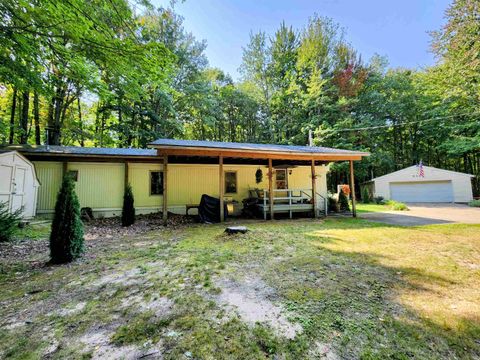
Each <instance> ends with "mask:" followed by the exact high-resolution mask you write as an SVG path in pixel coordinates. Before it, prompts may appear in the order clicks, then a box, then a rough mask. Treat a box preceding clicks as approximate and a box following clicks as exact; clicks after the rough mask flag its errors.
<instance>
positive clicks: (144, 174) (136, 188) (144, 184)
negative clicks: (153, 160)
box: [128, 163, 163, 208]
mask: <svg viewBox="0 0 480 360" xmlns="http://www.w3.org/2000/svg"><path fill="white" fill-rule="evenodd" d="M162 169H163V166H162V165H161V164H132V163H129V164H128V182H129V183H130V185H132V190H133V197H134V199H135V206H136V207H145V208H160V207H161V206H162V202H163V196H162V195H150V171H159V170H162Z"/></svg>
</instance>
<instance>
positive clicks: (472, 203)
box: [468, 199, 480, 207]
mask: <svg viewBox="0 0 480 360" xmlns="http://www.w3.org/2000/svg"><path fill="white" fill-rule="evenodd" d="M468 206H473V207H480V199H479V200H472V201H470V202H469V203H468Z"/></svg>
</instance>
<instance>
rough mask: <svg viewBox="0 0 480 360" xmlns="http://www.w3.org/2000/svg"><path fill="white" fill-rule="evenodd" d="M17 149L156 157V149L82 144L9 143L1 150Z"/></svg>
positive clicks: (28, 151) (31, 152)
mask: <svg viewBox="0 0 480 360" xmlns="http://www.w3.org/2000/svg"><path fill="white" fill-rule="evenodd" d="M12 150H16V151H19V152H21V153H27V154H51V155H72V156H75V155H78V156H81V155H85V156H89V155H90V156H115V157H116V156H118V157H122V156H141V157H150V156H151V157H155V156H157V151H156V150H155V149H130V148H99V147H80V146H57V145H48V146H47V145H7V146H4V147H1V148H0V151H12Z"/></svg>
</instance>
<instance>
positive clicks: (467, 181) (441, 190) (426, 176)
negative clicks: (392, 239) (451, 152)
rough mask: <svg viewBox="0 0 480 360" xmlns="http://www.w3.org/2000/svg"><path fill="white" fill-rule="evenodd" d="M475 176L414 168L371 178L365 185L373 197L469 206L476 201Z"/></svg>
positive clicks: (428, 168)
mask: <svg viewBox="0 0 480 360" xmlns="http://www.w3.org/2000/svg"><path fill="white" fill-rule="evenodd" d="M472 177H473V175H470V174H464V173H460V172H456V171H450V170H443V169H437V168H434V167H430V166H417V165H414V166H410V167H408V168H405V169H402V170H399V171H395V172H393V173H390V174H387V175H383V176H380V177H377V178H375V179H372V180H370V181H369V182H367V183H365V186H367V187H369V189H370V192H371V193H372V194H374V196H382V197H383V198H385V199H387V200H396V201H401V202H418V203H448V202H457V203H467V202H469V201H471V200H472V199H473V193H472V182H471V178H472Z"/></svg>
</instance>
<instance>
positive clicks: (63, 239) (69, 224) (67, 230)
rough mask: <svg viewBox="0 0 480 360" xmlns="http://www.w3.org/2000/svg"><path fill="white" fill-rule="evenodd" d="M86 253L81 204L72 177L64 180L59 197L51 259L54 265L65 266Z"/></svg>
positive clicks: (54, 222) (53, 225)
mask: <svg viewBox="0 0 480 360" xmlns="http://www.w3.org/2000/svg"><path fill="white" fill-rule="evenodd" d="M83 251H84V246H83V223H82V220H81V219H80V204H79V202H78V198H77V194H76V193H75V182H74V181H73V178H72V176H71V175H69V174H67V175H66V176H64V178H63V182H62V187H61V188H60V191H59V192H58V195H57V202H56V204H55V215H54V217H53V222H52V232H51V233H50V257H51V262H52V263H54V264H63V263H67V262H70V261H72V260H75V259H77V258H78V257H80V256H81V255H82V253H83Z"/></svg>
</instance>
